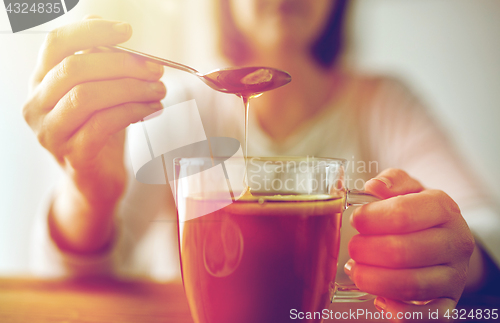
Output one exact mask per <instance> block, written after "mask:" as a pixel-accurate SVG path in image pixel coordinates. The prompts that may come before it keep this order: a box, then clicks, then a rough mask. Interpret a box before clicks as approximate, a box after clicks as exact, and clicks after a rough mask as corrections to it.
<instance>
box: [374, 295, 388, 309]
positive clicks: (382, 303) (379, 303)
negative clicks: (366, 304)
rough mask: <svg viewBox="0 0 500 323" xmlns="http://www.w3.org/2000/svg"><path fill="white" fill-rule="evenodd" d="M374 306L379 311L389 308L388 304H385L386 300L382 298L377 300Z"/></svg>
mask: <svg viewBox="0 0 500 323" xmlns="http://www.w3.org/2000/svg"><path fill="white" fill-rule="evenodd" d="M373 305H375V308H376V309H377V310H379V311H385V309H386V308H387V303H386V302H385V298H382V297H377V298H375V301H374V302H373Z"/></svg>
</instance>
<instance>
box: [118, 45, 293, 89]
mask: <svg viewBox="0 0 500 323" xmlns="http://www.w3.org/2000/svg"><path fill="white" fill-rule="evenodd" d="M108 48H110V49H112V50H113V51H119V52H126V53H129V54H132V55H135V56H139V57H141V58H143V59H146V60H148V61H151V62H153V63H156V64H160V65H165V66H169V67H173V68H176V69H179V70H181V71H184V72H188V73H191V74H193V75H196V76H197V77H198V78H200V79H201V80H202V81H203V82H204V83H205V84H207V85H208V86H210V87H211V88H212V89H214V90H216V91H219V92H224V93H232V94H236V95H238V96H241V97H253V96H257V95H258V94H260V93H263V92H266V91H270V90H273V89H276V88H279V87H281V86H283V85H286V84H288V83H290V81H291V80H292V77H291V75H290V74H288V73H287V72H285V71H282V70H279V69H276V68H272V67H255V66H251V67H230V68H224V69H217V70H214V71H212V72H210V73H207V74H202V73H200V72H198V71H197V70H195V69H194V68H192V67H189V66H187V65H184V64H180V63H177V62H173V61H169V60H167V59H163V58H159V57H156V56H152V55H149V54H145V53H142V52H138V51H135V50H132V49H129V48H125V47H121V46H109V47H108Z"/></svg>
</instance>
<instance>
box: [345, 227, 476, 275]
mask: <svg viewBox="0 0 500 323" xmlns="http://www.w3.org/2000/svg"><path fill="white" fill-rule="evenodd" d="M457 239H458V238H457V237H455V236H453V235H451V234H450V230H447V229H443V228H432V229H429V230H422V231H418V232H413V233H408V234H399V235H360V234H358V235H355V236H354V237H352V239H351V241H349V255H350V256H351V258H352V259H354V260H355V261H356V263H361V264H365V265H370V266H377V267H385V268H394V269H397V268H419V267H427V266H435V265H443V264H449V263H451V262H453V261H454V260H455V259H464V257H466V253H465V252H462V249H457V248H456V247H455V245H456V244H457V245H458V242H457ZM459 253H460V254H459Z"/></svg>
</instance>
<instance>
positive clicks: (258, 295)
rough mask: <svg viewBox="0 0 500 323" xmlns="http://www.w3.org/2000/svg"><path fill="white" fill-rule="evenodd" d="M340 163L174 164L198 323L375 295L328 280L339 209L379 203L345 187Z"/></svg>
mask: <svg viewBox="0 0 500 323" xmlns="http://www.w3.org/2000/svg"><path fill="white" fill-rule="evenodd" d="M245 167H247V169H246V171H247V175H248V176H247V181H248V186H249V187H250V189H251V195H249V194H244V193H245V190H244V188H245V185H244V184H243V183H244V181H243V178H244V174H245ZM345 167H346V161H345V160H343V159H333V158H309V157H303V158H302V157H298V158H290V157H276V158H264V157H252V158H249V159H248V160H247V163H245V161H244V159H243V158H241V157H233V158H177V159H175V160H174V174H175V181H174V190H175V198H176V204H177V210H178V221H179V249H180V257H181V269H182V278H183V283H184V288H185V292H186V295H187V298H188V302H189V306H190V309H191V313H192V315H193V318H194V320H195V322H197V323H226V322H227V323H229V322H231V323H233V322H252V323H254V322H288V321H293V320H292V319H291V313H292V312H291V311H292V310H295V311H297V312H321V311H322V310H323V309H327V308H328V306H329V304H330V302H359V301H365V300H369V299H372V298H373V297H374V296H372V295H370V294H367V293H364V292H362V291H359V290H358V289H357V288H356V287H355V286H354V285H348V286H345V285H339V284H337V283H335V282H334V280H335V274H336V271H337V259H338V254H339V244H340V227H341V223H342V221H341V216H342V212H343V211H344V210H345V209H346V208H347V207H349V206H351V205H360V204H365V203H368V202H372V201H375V200H378V199H377V198H376V197H374V196H371V195H369V194H367V193H364V192H362V191H355V190H349V189H347V188H346V187H345V185H344V173H345ZM320 320H321V319H320V318H318V319H316V320H311V321H310V322H319V321H320Z"/></svg>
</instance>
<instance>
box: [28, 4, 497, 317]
mask: <svg viewBox="0 0 500 323" xmlns="http://www.w3.org/2000/svg"><path fill="white" fill-rule="evenodd" d="M346 3H347V1H344V0H337V1H330V0H311V1H281V0H276V1H270V0H221V1H220V3H219V5H220V13H221V17H220V21H221V44H222V46H221V48H222V51H223V54H224V55H225V57H226V58H227V59H228V60H229V62H230V63H231V64H232V65H262V66H272V67H276V68H280V69H283V70H286V71H288V72H289V73H290V74H291V75H292V76H293V82H292V83H290V84H289V85H287V86H285V87H282V88H280V89H278V90H275V91H271V92H269V93H266V95H263V96H262V97H261V98H259V99H257V100H255V101H254V102H253V103H252V110H253V115H252V116H251V122H253V124H252V125H251V128H250V129H251V130H250V132H251V136H252V139H251V141H250V148H249V150H250V153H251V154H253V155H315V156H324V157H347V158H350V157H351V156H356V158H357V159H358V160H364V161H370V160H375V161H377V163H378V166H379V168H380V170H382V169H386V168H387V169H386V170H384V171H382V172H381V173H380V174H379V175H378V176H377V177H376V178H375V179H374V180H370V181H368V182H367V183H366V185H365V189H366V190H367V191H369V192H371V193H373V194H376V195H378V196H380V197H381V198H383V199H385V200H384V201H381V202H377V203H373V204H370V205H367V206H363V207H360V208H358V209H357V210H356V211H355V212H354V213H353V215H352V217H351V223H352V225H353V226H354V227H355V228H356V229H357V230H358V231H359V234H356V232H355V231H354V230H353V229H350V232H349V233H348V234H347V235H346V234H344V236H346V237H347V238H350V239H351V240H350V244H349V253H350V255H351V257H352V259H350V260H349V261H348V262H347V263H346V266H345V271H346V273H347V274H348V275H349V276H350V278H351V279H352V280H353V281H354V282H355V283H356V285H357V286H358V287H359V288H361V289H363V290H365V291H367V292H370V293H372V294H375V295H379V297H377V299H376V300H375V305H376V306H377V307H378V308H379V309H381V310H384V311H391V312H394V313H396V312H405V311H415V310H419V311H421V310H422V308H421V307H418V305H414V304H412V303H409V302H408V301H426V300H430V299H435V300H434V301H432V302H431V303H429V304H427V305H425V306H426V307H425V308H429V309H431V310H435V309H437V308H439V309H440V313H444V312H445V311H444V309H448V308H454V307H455V305H456V303H457V301H458V299H459V298H460V295H461V294H462V291H463V289H464V287H465V285H466V283H467V284H468V286H471V287H474V286H476V287H477V286H480V284H481V283H482V280H483V279H484V274H483V258H482V256H481V252H480V250H479V249H478V248H477V247H476V248H474V238H473V236H472V234H471V231H470V230H469V228H468V227H467V224H466V222H465V220H464V219H463V217H462V214H461V211H460V209H459V208H458V206H457V203H455V201H456V202H458V205H460V207H461V208H462V209H463V210H466V209H467V208H469V210H470V209H471V208H473V207H474V208H475V207H476V206H477V205H487V204H488V202H487V201H486V199H485V198H484V197H483V195H482V192H481V191H480V190H479V189H478V188H477V185H476V183H475V182H474V181H473V180H471V179H470V178H469V177H468V176H467V175H466V171H465V168H464V166H463V165H462V164H460V163H459V162H458V161H457V158H455V156H454V153H453V152H452V151H451V150H450V148H449V145H448V144H447V142H446V140H445V138H444V136H443V135H442V134H441V132H440V131H439V130H438V129H437V127H436V126H435V125H434V124H433V123H432V121H431V120H430V119H429V118H428V117H427V116H426V115H425V111H424V110H423V109H422V108H421V107H420V105H419V104H418V102H417V101H416V100H415V99H414V98H413V96H412V95H411V94H410V93H409V92H408V91H407V90H406V89H405V88H404V87H402V86H401V85H400V84H398V83H397V82H395V81H393V80H390V79H385V78H380V77H366V76H363V75H360V74H357V73H355V72H354V71H349V70H345V69H343V68H342V65H341V62H340V61H339V59H338V57H339V53H340V50H341V48H342V45H343V40H342V34H343V30H342V26H343V18H344V16H345V10H346ZM131 33H132V30H131V27H130V26H129V25H128V24H126V23H121V22H113V21H107V20H102V19H87V20H84V21H81V22H77V23H74V24H71V25H68V26H65V27H62V28H59V29H57V30H56V31H55V32H53V33H51V34H49V36H48V38H47V41H46V42H45V44H44V47H43V49H42V52H41V56H40V61H39V63H38V65H37V67H36V70H35V72H34V75H33V80H32V89H33V91H32V94H31V96H30V98H29V100H28V102H27V103H26V105H25V107H24V115H25V119H26V121H27V122H28V124H29V125H30V126H31V127H32V128H33V130H34V131H35V133H36V134H37V136H38V139H39V141H40V143H41V144H42V145H43V146H44V147H45V148H46V149H48V150H49V151H50V152H51V153H52V154H53V155H54V157H55V158H56V160H57V161H58V162H59V164H60V165H61V167H62V168H63V169H64V171H65V173H66V175H67V176H66V180H65V183H64V184H63V185H62V186H61V187H60V189H59V190H58V191H57V192H56V193H55V194H54V197H53V200H52V201H51V204H50V207H49V209H48V211H47V216H46V217H45V218H41V219H42V221H43V223H42V224H41V225H40V228H42V229H41V230H39V232H40V235H41V236H40V237H38V238H37V239H38V240H37V241H40V246H42V245H43V243H44V241H45V243H48V244H51V246H49V247H47V250H50V251H47V250H45V251H44V252H52V253H53V256H55V257H57V259H56V258H48V257H45V259H51V260H50V263H45V264H42V265H41V267H43V266H45V267H44V269H45V270H46V271H51V270H56V269H57V268H58V269H60V270H62V271H63V272H64V273H77V272H86V273H88V272H90V271H102V270H103V269H109V268H110V266H111V265H110V261H111V255H112V252H113V250H115V254H117V255H118V256H120V257H122V259H121V260H119V264H120V266H125V264H126V263H127V261H128V262H130V261H132V262H134V263H137V262H138V260H137V258H133V257H130V256H129V255H130V253H131V250H136V249H134V248H135V246H131V245H127V242H121V243H118V242H116V241H117V239H121V241H125V240H127V239H125V238H123V237H124V236H125V231H126V230H130V236H132V239H130V240H127V241H133V243H134V244H136V243H143V242H140V241H142V240H144V239H142V236H143V231H144V230H146V228H145V227H144V221H142V222H141V220H139V217H140V215H138V214H136V216H131V217H126V216H125V217H124V219H125V220H123V223H122V225H121V226H120V225H119V224H118V223H117V222H116V221H115V219H116V217H115V215H116V213H117V209H118V205H119V203H120V201H121V199H122V198H123V195H124V192H125V188H126V185H127V175H126V174H127V171H126V167H125V165H124V162H123V160H124V142H125V134H124V129H125V128H126V127H127V126H128V125H129V124H130V123H133V122H137V121H139V120H141V119H142V118H144V117H145V116H148V115H150V114H151V113H153V112H154V111H158V110H160V109H161V108H162V105H161V103H160V100H162V99H163V98H164V97H165V95H166V89H165V87H164V85H163V83H162V82H160V81H159V79H160V78H161V76H162V70H163V69H162V67H160V66H158V65H155V64H151V63H148V62H143V61H141V60H139V59H136V58H133V57H131V56H129V55H126V54H121V53H114V52H99V51H96V50H89V49H91V48H95V47H97V46H106V45H112V44H117V43H121V42H124V41H126V40H127V39H128V38H129V37H130V36H131ZM82 50H85V51H86V52H85V54H83V55H74V53H75V52H78V51H82ZM278 120H279V122H277V121H278ZM346 134H348V135H346ZM429 165H439V167H438V166H436V167H435V168H434V167H433V168H431V167H429ZM408 174H411V175H412V176H411V177H410V175H408ZM370 175H372V174H369V173H365V174H355V176H357V177H359V178H363V179H368V178H369V177H370ZM421 183H423V184H425V186H426V187H435V188H439V189H442V190H444V191H445V192H446V193H448V194H449V195H448V194H446V193H444V192H443V191H441V190H427V189H425V188H424V186H423V185H422V184H421ZM134 185H135V186H136V187H137V186H139V187H140V190H142V191H144V190H149V191H148V194H143V193H141V194H143V195H142V196H146V195H147V196H148V201H147V203H146V201H144V200H134V199H140V198H138V197H137V195H134V190H133V189H132V193H130V194H129V195H128V196H127V197H126V198H125V200H124V201H123V202H122V203H123V204H124V205H125V207H124V208H122V211H123V210H125V211H124V212H129V213H131V214H133V212H130V210H133V209H134V206H137V205H143V206H144V208H143V209H141V213H147V214H155V213H158V212H159V213H161V212H163V211H162V210H165V209H170V210H171V208H172V207H173V204H172V203H171V202H172V201H171V200H170V201H168V202H169V203H170V205H169V206H167V205H165V204H164V203H163V202H162V201H161V199H160V196H164V195H163V192H162V193H158V192H156V191H155V189H153V188H147V187H141V186H140V184H137V183H134ZM450 195H451V196H452V197H453V199H452V198H451V197H450ZM454 200H455V201H454ZM464 212H465V211H464ZM488 212H489V211H488ZM488 212H487V213H488ZM464 214H465V213H464ZM374 219H376V220H374ZM134 221H135V222H134ZM134 223H135V224H134ZM138 223H139V224H138ZM43 228H46V230H45V231H43ZM150 229H151V230H158V231H163V232H164V231H165V230H166V229H165V230H163V229H161V228H158V227H155V228H150ZM174 229H175V228H173V227H172V226H171V227H170V230H171V233H172V234H173V233H174ZM348 231H349V230H348ZM479 234H481V232H479ZM120 237H121V238H120ZM44 239H45V240H44ZM150 242H151V241H150ZM144 243H146V244H147V242H144ZM120 248H121V249H120ZM148 249H149V248H148ZM117 250H118V251H117ZM120 250H122V251H120ZM123 250H125V251H123ZM139 250H140V249H139ZM473 250H474V252H473ZM42 251H43V250H42ZM40 252H41V251H40ZM138 253H140V254H141V255H142V256H144V253H141V252H138ZM40 254H41V253H40ZM471 255H472V257H471ZM124 257H125V258H126V259H124ZM131 259H133V260H131ZM469 260H470V266H469ZM40 263H41V261H40ZM132 267H133V266H132ZM132 267H129V268H132ZM160 267H161V266H160Z"/></svg>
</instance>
